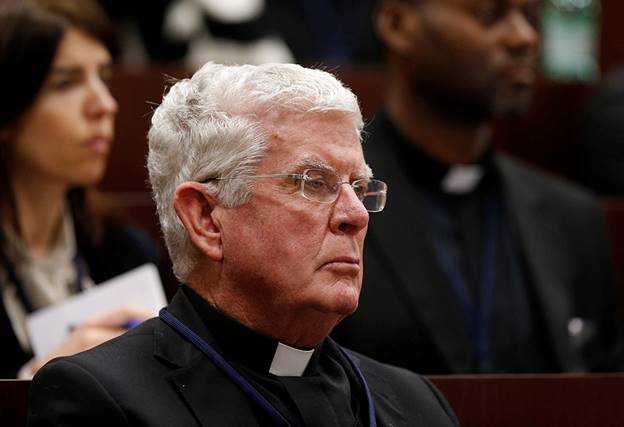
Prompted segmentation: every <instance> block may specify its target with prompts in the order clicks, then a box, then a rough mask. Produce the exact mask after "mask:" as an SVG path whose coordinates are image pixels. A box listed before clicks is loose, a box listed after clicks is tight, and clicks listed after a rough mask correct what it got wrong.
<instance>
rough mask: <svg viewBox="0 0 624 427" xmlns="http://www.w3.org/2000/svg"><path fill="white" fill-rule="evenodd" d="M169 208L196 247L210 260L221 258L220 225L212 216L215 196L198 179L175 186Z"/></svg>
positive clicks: (219, 259) (215, 204) (215, 205)
mask: <svg viewBox="0 0 624 427" xmlns="http://www.w3.org/2000/svg"><path fill="white" fill-rule="evenodd" d="M173 207H174V208H175V210H176V213H177V214H178V218H180V221H182V224H184V228H186V232H187V233H188V235H189V237H190V239H191V241H192V242H193V244H194V245H195V247H196V248H197V250H198V251H200V252H201V253H203V254H204V255H206V256H207V257H208V258H210V259H212V260H214V261H221V260H222V259H223V247H222V244H221V225H220V224H219V221H218V220H216V218H215V215H214V209H215V208H216V207H217V199H216V197H214V196H213V195H212V194H211V193H210V192H209V191H208V189H207V188H206V186H205V185H203V184H201V183H199V182H184V183H182V184H180V185H179V186H178V188H176V191H175V193H174V196H173Z"/></svg>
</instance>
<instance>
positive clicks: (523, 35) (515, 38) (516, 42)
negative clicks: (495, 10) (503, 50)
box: [505, 10, 539, 52]
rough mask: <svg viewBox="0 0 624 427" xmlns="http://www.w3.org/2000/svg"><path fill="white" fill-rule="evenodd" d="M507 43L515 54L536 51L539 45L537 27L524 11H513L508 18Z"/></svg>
mask: <svg viewBox="0 0 624 427" xmlns="http://www.w3.org/2000/svg"><path fill="white" fill-rule="evenodd" d="M505 34H506V37H505V41H506V44H507V46H508V47H509V48H510V49H512V50H513V51H514V52H526V51H529V50H534V49H536V48H537V45H538V44H539V34H538V32H537V29H536V28H535V25H534V24H533V23H532V22H531V21H530V20H529V19H528V18H527V16H526V15H525V14H524V13H523V12H522V10H512V11H511V12H510V13H509V15H508V17H507V25H506V33H505Z"/></svg>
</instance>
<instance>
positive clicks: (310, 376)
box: [182, 286, 366, 426]
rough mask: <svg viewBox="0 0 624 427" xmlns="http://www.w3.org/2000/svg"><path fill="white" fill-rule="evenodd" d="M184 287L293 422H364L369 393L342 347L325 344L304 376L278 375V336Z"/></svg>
mask: <svg viewBox="0 0 624 427" xmlns="http://www.w3.org/2000/svg"><path fill="white" fill-rule="evenodd" d="M182 290H183V291H184V293H185V294H186V296H187V297H188V299H189V301H190V302H191V304H192V305H193V307H194V308H195V310H196V311H197V313H199V315H200V316H201V318H202V320H203V321H204V322H205V323H206V326H207V327H208V328H209V330H210V331H211V333H212V334H213V336H214V338H215V340H216V344H213V346H214V347H215V349H216V350H217V351H218V352H219V353H220V354H221V355H222V356H223V357H224V358H225V359H226V360H227V361H228V362H229V363H230V364H231V365H232V366H233V367H234V369H236V370H237V371H238V372H239V373H240V374H242V375H243V376H244V377H245V378H246V379H247V380H248V381H249V382H250V383H251V384H252V385H253V386H254V387H255V388H256V389H257V390H258V391H259V392H260V393H261V394H262V395H263V396H264V397H265V398H266V399H268V400H269V402H270V403H271V404H272V405H273V406H274V407H275V408H276V409H278V410H279V412H280V413H281V414H282V415H283V416H284V417H285V418H286V419H287V420H288V421H289V422H290V423H291V424H292V425H301V426H302V425H319V426H320V425H322V426H332V425H335V426H363V425H364V420H365V419H366V410H365V405H366V397H365V394H364V392H363V390H362V389H361V386H360V384H359V381H358V379H357V374H356V373H355V372H354V371H353V369H352V368H351V366H350V364H349V363H348V361H347V360H345V358H344V356H343V355H342V354H341V353H340V352H338V351H332V350H331V346H330V345H323V344H321V345H319V346H318V347H317V348H316V349H315V351H314V354H313V355H312V358H311V359H310V361H309V363H308V366H307V368H306V369H305V371H304V373H303V375H302V376H301V377H294V376H293V377H280V376H275V375H273V374H270V373H269V368H270V366H271V362H272V360H273V356H274V354H275V351H276V347H277V344H278V343H277V341H276V340H274V339H272V338H269V337H267V336H264V335H261V334H259V333H256V332H254V331H252V330H250V329H248V328H246V327H245V326H243V325H242V324H240V323H238V322H236V321H234V320H232V319H231V318H229V317H227V316H225V315H223V314H221V313H220V312H218V311H217V310H215V309H214V308H213V307H211V306H210V305H209V304H208V303H207V302H206V301H205V300H204V299H203V298H201V297H200V296H199V295H198V294H196V293H195V292H194V291H193V290H192V289H191V288H189V287H186V286H183V287H182Z"/></svg>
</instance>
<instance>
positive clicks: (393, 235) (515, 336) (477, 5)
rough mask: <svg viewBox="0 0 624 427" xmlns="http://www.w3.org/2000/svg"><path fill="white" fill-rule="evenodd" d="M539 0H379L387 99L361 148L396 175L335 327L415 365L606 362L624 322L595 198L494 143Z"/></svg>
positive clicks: (469, 369) (390, 176)
mask: <svg viewBox="0 0 624 427" xmlns="http://www.w3.org/2000/svg"><path fill="white" fill-rule="evenodd" d="M538 12H539V3H538V2H537V1H534V0H506V1H502V0H473V1H468V0H412V1H410V0H403V1H402V0H380V1H378V7H377V10H376V13H375V17H374V20H375V26H376V30H377V33H378V35H379V37H380V39H381V41H382V43H383V45H384V46H385V51H386V52H385V53H386V71H387V76H386V83H387V94H386V95H387V98H386V108H385V110H383V111H381V112H380V113H379V114H378V115H377V116H376V117H375V118H374V120H373V121H372V125H371V127H370V128H369V129H368V131H369V133H370V138H369V139H368V140H367V141H365V144H364V147H365V151H366V158H367V159H368V161H369V162H370V164H371V166H372V167H373V168H374V169H375V172H376V173H378V174H379V175H380V176H383V177H384V179H385V180H386V181H387V182H388V184H389V186H391V187H392V188H393V190H394V191H393V193H392V197H391V198H390V201H389V204H388V209H387V210H386V212H385V213H384V215H383V216H381V217H378V218H374V219H373V220H372V221H371V224H370V231H369V234H368V238H367V249H366V251H365V266H366V269H365V278H364V287H363V293H362V299H361V302H360V308H359V309H358V312H357V314H356V315H355V316H353V317H352V318H350V319H348V320H347V321H346V322H344V323H343V324H341V325H340V326H339V327H338V328H337V330H336V331H335V333H334V337H335V338H336V339H337V340H338V341H339V342H341V343H343V344H344V345H346V346H348V347H352V348H354V349H356V350H358V351H361V352H363V353H365V354H368V355H370V356H372V357H375V358H378V359H380V360H382V361H385V362H388V363H393V364H397V365H400V366H403V367H407V368H409V369H412V370H415V371H417V372H421V373H436V374H451V373H486V372H554V371H594V370H613V369H618V368H619V367H620V366H621V359H620V357H619V355H618V346H619V344H618V343H619V340H620V328H621V322H618V320H617V319H616V313H615V312H616V306H615V305H616V298H615V288H614V283H613V280H612V271H611V265H610V261H609V253H608V242H607V235H606V230H605V224H604V219H603V215H602V212H601V210H600V208H599V206H598V204H597V203H596V202H595V200H594V199H593V198H591V197H590V196H589V195H588V194H586V193H585V192H583V191H581V190H580V189H578V188H576V187H574V186H572V185H570V184H568V183H565V182H562V181H560V180H558V179H555V178H553V177H548V176H545V175H543V174H541V173H539V172H537V171H535V170H533V169H531V168H529V167H528V166H526V165H523V164H521V163H519V162H517V161H515V160H513V159H511V158H509V157H507V156H504V155H502V154H500V153H498V152H496V150H494V149H493V147H492V141H491V140H490V137H489V121H490V120H491V119H492V118H494V117H500V116H510V115H515V114H519V113H522V112H524V111H525V110H526V109H527V106H528V104H529V101H530V99H531V94H532V92H533V89H534V86H535V81H536V71H535V69H536V62H537V56H538V41H539V40H538V33H537V29H536V24H537V19H538Z"/></svg>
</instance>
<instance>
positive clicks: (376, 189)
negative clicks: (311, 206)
mask: <svg viewBox="0 0 624 427" xmlns="http://www.w3.org/2000/svg"><path fill="white" fill-rule="evenodd" d="M304 174H305V175H306V177H307V178H306V179H304V180H302V182H301V190H302V192H303V196H304V197H305V198H307V199H309V200H315V201H318V202H322V203H332V202H334V201H335V200H336V199H337V197H338V192H339V190H340V184H343V183H342V182H340V181H339V180H338V177H336V176H335V175H334V174H332V173H329V172H327V171H323V170H316V169H311V170H307V171H305V172H304ZM351 187H352V188H353V190H354V191H355V194H356V195H357V196H358V198H359V199H360V200H361V201H362V203H363V204H364V207H365V208H366V210H368V211H370V212H379V211H381V210H382V209H383V208H384V206H385V204H386V193H387V186H386V184H385V183H384V182H382V181H378V180H375V179H359V180H356V181H354V182H353V183H351Z"/></svg>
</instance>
